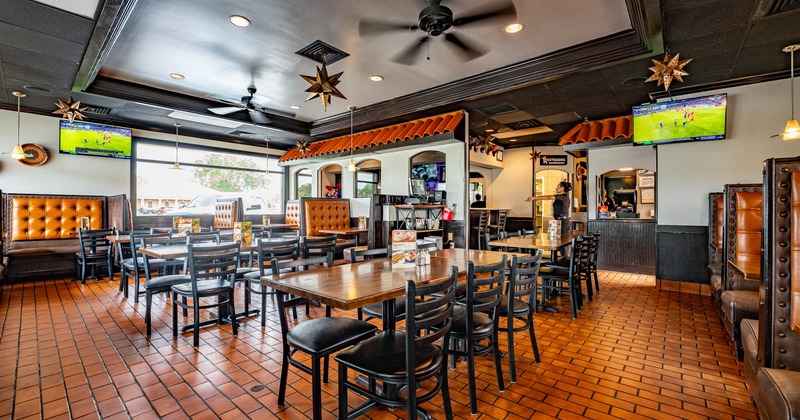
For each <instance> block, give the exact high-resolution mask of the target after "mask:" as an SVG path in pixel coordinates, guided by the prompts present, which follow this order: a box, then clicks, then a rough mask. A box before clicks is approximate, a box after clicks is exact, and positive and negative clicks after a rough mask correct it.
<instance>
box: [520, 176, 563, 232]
mask: <svg viewBox="0 0 800 420" xmlns="http://www.w3.org/2000/svg"><path fill="white" fill-rule="evenodd" d="M570 191H572V184H570V183H569V182H567V181H561V182H559V183H558V186H556V192H555V194H553V195H537V196H534V197H528V199H527V201H534V200H553V219H556V220H561V235H567V234H569V233H570V232H571V231H572V223H571V222H570V217H569V207H570V206H569V194H568V193H569V192H570Z"/></svg>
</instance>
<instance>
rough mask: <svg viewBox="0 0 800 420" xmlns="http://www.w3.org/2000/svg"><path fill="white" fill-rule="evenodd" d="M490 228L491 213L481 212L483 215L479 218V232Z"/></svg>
mask: <svg viewBox="0 0 800 420" xmlns="http://www.w3.org/2000/svg"><path fill="white" fill-rule="evenodd" d="M488 226H489V211H488V210H481V215H480V216H479V217H478V230H486V228H487V227H488Z"/></svg>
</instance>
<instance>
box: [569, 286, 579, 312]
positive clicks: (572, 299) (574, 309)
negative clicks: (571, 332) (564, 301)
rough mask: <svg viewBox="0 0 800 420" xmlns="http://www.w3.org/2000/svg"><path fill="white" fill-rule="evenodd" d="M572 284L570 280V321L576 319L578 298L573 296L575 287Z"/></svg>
mask: <svg viewBox="0 0 800 420" xmlns="http://www.w3.org/2000/svg"><path fill="white" fill-rule="evenodd" d="M572 283H573V282H572V280H569V283H568V284H569V306H570V307H571V308H572V319H578V302H577V300H578V298H577V296H575V287H574V286H573V285H572Z"/></svg>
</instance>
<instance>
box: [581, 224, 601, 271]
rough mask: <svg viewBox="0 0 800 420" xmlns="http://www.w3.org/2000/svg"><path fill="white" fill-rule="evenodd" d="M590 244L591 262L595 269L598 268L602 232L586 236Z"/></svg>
mask: <svg viewBox="0 0 800 420" xmlns="http://www.w3.org/2000/svg"><path fill="white" fill-rule="evenodd" d="M584 239H586V240H587V241H588V242H589V244H588V252H589V255H588V257H589V264H590V265H591V266H592V268H593V269H596V268H597V254H598V253H599V252H600V233H597V232H595V233H590V234H588V235H585V236H584Z"/></svg>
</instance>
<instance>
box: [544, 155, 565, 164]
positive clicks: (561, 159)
mask: <svg viewBox="0 0 800 420" xmlns="http://www.w3.org/2000/svg"><path fill="white" fill-rule="evenodd" d="M566 164H567V155H542V156H540V157H539V165H541V166H564V165H566Z"/></svg>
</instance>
